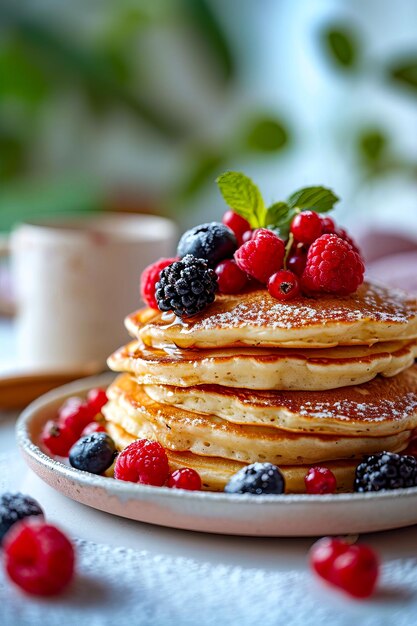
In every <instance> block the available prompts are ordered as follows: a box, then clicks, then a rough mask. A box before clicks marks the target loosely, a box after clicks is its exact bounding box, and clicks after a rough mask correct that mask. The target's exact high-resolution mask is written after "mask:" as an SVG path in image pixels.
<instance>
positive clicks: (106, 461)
mask: <svg viewBox="0 0 417 626" xmlns="http://www.w3.org/2000/svg"><path fill="white" fill-rule="evenodd" d="M115 456H116V446H115V445H114V441H113V439H111V437H109V435H108V434H107V433H92V434H91V435H85V436H84V437H81V439H79V440H78V441H77V442H76V443H74V445H73V446H72V448H71V450H70V451H69V462H70V464H71V465H72V467H75V468H76V469H79V470H83V471H84V472H90V473H91V474H102V473H103V472H105V471H106V469H108V468H109V467H110V465H111V464H112V463H113V461H114V458H115Z"/></svg>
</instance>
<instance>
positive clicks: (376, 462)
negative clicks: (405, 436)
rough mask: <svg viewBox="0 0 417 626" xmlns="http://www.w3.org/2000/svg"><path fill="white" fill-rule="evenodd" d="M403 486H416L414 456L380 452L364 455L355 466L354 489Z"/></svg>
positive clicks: (377, 489) (416, 465) (362, 490)
mask: <svg viewBox="0 0 417 626" xmlns="http://www.w3.org/2000/svg"><path fill="white" fill-rule="evenodd" d="M404 487H417V459H416V458H415V457H414V456H408V455H405V454H396V453H394V452H380V453H379V454H372V455H371V456H368V457H366V458H365V459H364V460H363V461H362V463H359V465H358V467H357V468H356V474H355V483H354V490H355V491H359V492H364V491H381V490H382V489H401V488H404Z"/></svg>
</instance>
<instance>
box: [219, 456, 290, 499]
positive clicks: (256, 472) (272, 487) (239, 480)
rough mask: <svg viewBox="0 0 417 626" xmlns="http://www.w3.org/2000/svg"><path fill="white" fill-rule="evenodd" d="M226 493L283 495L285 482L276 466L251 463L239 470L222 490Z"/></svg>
mask: <svg viewBox="0 0 417 626" xmlns="http://www.w3.org/2000/svg"><path fill="white" fill-rule="evenodd" d="M224 490H225V491H226V493H253V494H255V495H257V496H260V495H262V494H265V493H275V494H278V493H284V491H285V480H284V476H283V475H282V474H281V472H280V471H279V469H278V467H277V466H276V465H272V463H252V465H247V466H246V467H243V468H242V469H241V470H239V471H238V472H237V473H236V474H234V475H233V476H232V478H231V479H230V480H229V482H228V483H227V485H226V487H225V488H224Z"/></svg>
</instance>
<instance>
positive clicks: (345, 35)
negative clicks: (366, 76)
mask: <svg viewBox="0 0 417 626" xmlns="http://www.w3.org/2000/svg"><path fill="white" fill-rule="evenodd" d="M320 39H321V44H322V46H323V48H324V50H325V52H326V54H327V55H328V56H329V58H330V59H331V61H332V62H333V63H334V64H335V65H337V66H338V67H340V68H342V69H345V70H351V69H354V68H355V66H356V65H357V62H358V55H359V44H358V41H357V38H356V35H355V34H354V32H353V31H352V30H351V29H348V28H346V27H345V26H342V25H340V26H339V25H336V24H335V25H328V26H327V27H326V28H324V29H323V30H322V32H321V34H320Z"/></svg>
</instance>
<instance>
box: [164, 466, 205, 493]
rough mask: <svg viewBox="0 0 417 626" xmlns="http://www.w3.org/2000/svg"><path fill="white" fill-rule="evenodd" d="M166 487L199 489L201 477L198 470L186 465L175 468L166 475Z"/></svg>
mask: <svg viewBox="0 0 417 626" xmlns="http://www.w3.org/2000/svg"><path fill="white" fill-rule="evenodd" d="M167 487H170V488H171V489H187V490H189V491H200V489H201V478H200V475H199V474H198V472H196V471H195V470H193V469H189V468H188V467H184V468H183V469H179V470H175V472H172V474H170V475H169V476H168V482H167Z"/></svg>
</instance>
